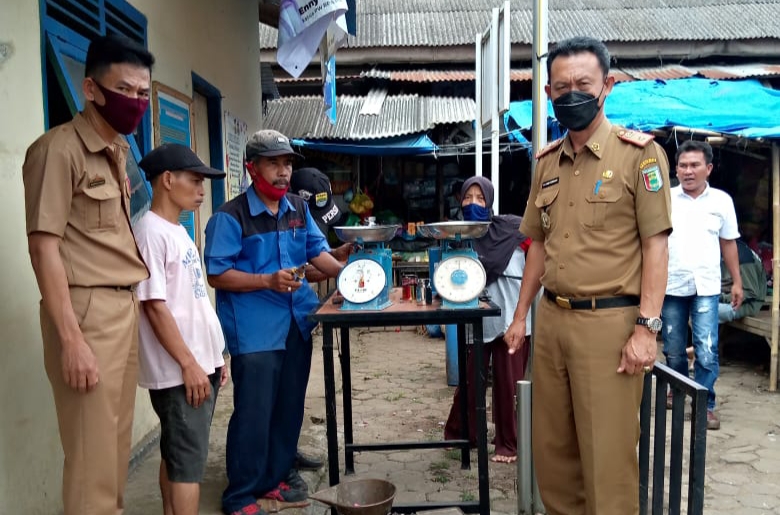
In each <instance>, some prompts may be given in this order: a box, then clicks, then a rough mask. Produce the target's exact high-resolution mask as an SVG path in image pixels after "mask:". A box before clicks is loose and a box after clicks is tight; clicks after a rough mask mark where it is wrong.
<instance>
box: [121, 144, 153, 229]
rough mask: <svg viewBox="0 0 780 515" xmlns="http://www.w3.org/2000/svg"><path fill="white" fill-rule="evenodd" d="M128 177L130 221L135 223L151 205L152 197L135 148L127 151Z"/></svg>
mask: <svg viewBox="0 0 780 515" xmlns="http://www.w3.org/2000/svg"><path fill="white" fill-rule="evenodd" d="M127 177H128V178H129V179H130V214H131V217H130V222H132V223H135V222H137V221H138V220H139V219H140V218H141V217H142V216H143V214H144V213H146V212H147V211H148V210H149V207H151V205H152V197H151V196H150V195H149V191H148V190H147V189H146V184H145V183H144V178H143V175H141V170H140V169H139V168H138V162H137V161H136V159H135V152H134V149H133V148H131V149H130V152H128V153H127Z"/></svg>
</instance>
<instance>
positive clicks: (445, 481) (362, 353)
mask: <svg viewBox="0 0 780 515" xmlns="http://www.w3.org/2000/svg"><path fill="white" fill-rule="evenodd" d="M352 334H353V336H352V340H351V343H352V363H353V365H352V370H353V385H354V388H353V390H354V392H353V396H354V421H355V427H354V435H355V441H356V442H373V441H388V440H396V441H398V440H428V439H439V438H440V435H441V432H442V428H443V423H444V420H445V419H446V416H447V413H448V410H449V406H450V403H451V399H452V394H453V391H454V388H451V387H448V386H447V383H446V377H445V369H444V363H445V355H444V353H445V350H444V348H445V346H444V340H434V339H429V338H427V337H422V336H419V335H417V334H415V332H413V331H410V330H408V329H406V328H405V330H404V331H402V332H396V331H394V330H393V329H392V328H390V329H388V330H386V331H377V330H374V331H372V332H367V331H361V332H358V331H353V333H352ZM744 338H745V337H744V336H742V335H740V336H739V337H737V338H731V339H729V340H727V341H730V342H731V343H729V344H728V345H727V346H726V347H725V349H724V353H723V356H722V359H721V379H720V380H719V382H718V384H717V389H718V393H719V403H720V404H719V406H720V408H719V411H720V415H721V420H722V429H721V430H720V431H710V432H709V433H708V445H707V467H706V470H707V472H706V486H705V503H706V509H705V513H706V514H707V515H719V514H726V513H728V514H739V515H754V514H755V515H758V514H778V515H780V481H779V479H780V394H776V393H768V392H767V391H766V387H767V372H766V367H767V365H766V364H767V363H768V347H767V346H766V344H764V343H762V340H758V341H755V340H753V341H752V343H751V342H748V341H747V340H745V339H744ZM320 342H321V338H320V337H319V336H315V353H314V364H313V367H312V376H311V380H310V383H309V391H308V395H307V398H308V400H307V407H306V420H305V423H304V424H305V425H304V429H303V433H302V436H301V448H302V449H303V450H304V451H306V452H308V453H309V454H314V455H319V456H322V457H324V456H325V454H326V451H325V449H326V444H325V425H324V418H325V407H324V388H323V377H322V353H321V351H320V350H319V349H320V345H319V344H320ZM336 363H337V364H338V360H336ZM337 377H338V373H337ZM231 395H232V391H231V389H230V385H229V384H228V386H227V387H226V388H225V389H224V391H223V395H221V396H220V400H219V402H218V405H217V410H216V414H215V418H214V423H213V427H212V436H211V451H210V454H209V463H208V469H207V475H206V479H205V482H204V485H203V492H202V499H201V513H202V514H203V515H217V514H219V513H221V512H220V510H219V498H220V494H221V492H222V489H223V488H224V486H225V477H224V459H225V432H226V429H227V423H228V420H229V417H230V412H231ZM338 404H339V408H338V410H339V414H341V403H340V397H339V403H338ZM340 436H341V435H340ZM458 459H459V458H458V453H457V452H454V451H445V450H427V451H416V452H382V453H363V454H358V455H356V477H361V478H362V477H377V478H382V479H387V480H389V481H391V482H393V483H394V484H395V485H396V486H397V488H398V494H397V496H396V498H397V499H398V500H399V501H401V502H412V501H423V500H428V501H446V500H460V499H464V500H470V499H473V498H474V497H475V496H476V491H477V479H476V468H475V467H476V465H473V467H474V468H473V469H472V470H466V471H464V470H461V469H460V465H459V461H458ZM475 460H476V453H473V459H472V463H476V461H475ZM341 463H342V466H343V454H342V459H341ZM158 464H159V453H158V452H157V451H154V452H152V453H150V454H149V456H148V457H147V458H146V459H145V460H143V461H142V463H141V464H140V465H139V466H138V468H137V469H136V470H135V471H134V472H133V473H132V474H131V477H130V481H129V485H128V490H127V503H126V504H127V506H128V508H127V509H126V510H125V514H126V515H151V514H155V513H161V512H162V510H161V508H160V506H161V505H160V496H159V490H158V488H157V470H158ZM686 465H687V460H686ZM515 477H516V469H515V467H514V466H512V465H505V464H495V463H491V464H490V482H491V490H490V497H491V508H492V512H493V513H495V514H504V513H506V514H511V513H517V500H516V490H515ZM304 478H305V479H306V480H307V481H308V482H309V484H310V488H311V491H312V492H314V491H316V490H318V489H320V488H325V487H327V473H326V471H325V470H324V469H323V470H321V471H318V472H316V473H315V472H306V473H304ZM325 511H326V510H325V507H324V505H321V504H319V503H316V502H314V503H312V505H311V506H310V507H309V508H307V509H305V510H288V511H286V512H285V513H286V514H288V515H298V514H299V513H306V514H307V515H308V514H317V515H321V514H324V513H325Z"/></svg>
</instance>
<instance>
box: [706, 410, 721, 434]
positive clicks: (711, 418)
mask: <svg viewBox="0 0 780 515" xmlns="http://www.w3.org/2000/svg"><path fill="white" fill-rule="evenodd" d="M707 429H711V430H713V431H717V430H718V429H720V419H719V418H718V416H717V415H716V414H715V412H714V411H712V410H707Z"/></svg>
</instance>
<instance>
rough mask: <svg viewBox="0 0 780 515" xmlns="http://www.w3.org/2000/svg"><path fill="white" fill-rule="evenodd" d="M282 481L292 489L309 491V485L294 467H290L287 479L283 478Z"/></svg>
mask: <svg viewBox="0 0 780 515" xmlns="http://www.w3.org/2000/svg"><path fill="white" fill-rule="evenodd" d="M284 482H285V483H287V484H288V485H290V488H292V489H294V490H300V491H302V492H308V491H309V485H308V484H307V483H306V481H305V480H304V479H303V478H302V477H301V475H300V474H299V473H298V471H297V470H296V469H290V473H289V474H287V479H285V480H284Z"/></svg>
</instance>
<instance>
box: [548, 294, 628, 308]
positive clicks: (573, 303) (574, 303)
mask: <svg viewBox="0 0 780 515" xmlns="http://www.w3.org/2000/svg"><path fill="white" fill-rule="evenodd" d="M544 296H545V297H547V298H548V299H550V300H551V301H553V302H555V303H556V304H557V305H558V306H559V307H561V308H563V309H607V308H625V307H627V306H638V305H639V297H637V296H636V295H618V296H616V297H600V298H597V297H592V298H589V299H572V298H569V297H561V296H560V295H556V294H555V293H553V292H551V291H550V290H544Z"/></svg>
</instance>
